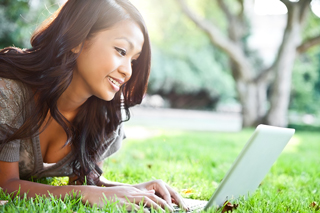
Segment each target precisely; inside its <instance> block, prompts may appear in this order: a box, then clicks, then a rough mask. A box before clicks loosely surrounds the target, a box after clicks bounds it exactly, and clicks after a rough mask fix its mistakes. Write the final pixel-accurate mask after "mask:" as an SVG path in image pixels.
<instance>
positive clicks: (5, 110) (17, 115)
mask: <svg viewBox="0 0 320 213" xmlns="http://www.w3.org/2000/svg"><path fill="white" fill-rule="evenodd" d="M32 95H33V93H32V90H31V88H29V87H27V86H26V85H24V84H22V83H21V82H18V81H15V80H10V79H5V78H0V140H4V139H6V138H7V135H8V133H9V134H12V133H13V132H14V131H16V130H17V129H19V127H20V126H21V125H22V124H23V123H24V121H25V119H26V113H25V114H23V113H22V112H23V110H21V109H22V107H28V108H27V110H33V109H34V108H35V103H34V102H32V104H28V106H26V101H27V100H29V99H30V97H32ZM27 112H28V111H27ZM124 138H125V134H124V131H123V126H122V125H119V126H118V128H117V129H116V130H115V131H113V132H112V133H110V134H109V135H108V137H107V139H106V140H105V141H104V142H103V146H102V147H103V150H101V152H100V153H99V156H100V157H99V159H100V161H103V160H104V159H106V158H107V157H109V156H110V155H112V154H113V153H115V152H116V151H117V150H119V148H120V147H121V144H122V140H123V139H124ZM73 154H74V152H73V150H72V151H71V152H70V153H69V154H67V155H66V156H65V157H64V158H63V159H61V160H60V161H58V162H56V163H44V162H43V158H42V154H41V149H40V140H39V135H37V136H35V137H32V138H26V139H19V140H13V141H10V142H8V143H4V144H1V143H0V161H5V162H17V161H18V162H19V175H20V179H25V180H26V179H29V178H31V177H34V178H42V177H59V176H70V175H72V174H73V169H72V166H71V163H72V161H73Z"/></svg>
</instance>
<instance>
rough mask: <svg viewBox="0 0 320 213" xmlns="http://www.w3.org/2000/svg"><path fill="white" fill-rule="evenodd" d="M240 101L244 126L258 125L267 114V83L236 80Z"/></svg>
mask: <svg viewBox="0 0 320 213" xmlns="http://www.w3.org/2000/svg"><path fill="white" fill-rule="evenodd" d="M236 85H237V91H238V97H239V101H240V103H241V106H242V116H243V120H242V126H243V127H249V126H256V125H258V124H260V123H261V122H262V119H263V117H264V115H265V114H266V111H267V109H266V107H265V103H266V101H267V96H266V84H265V82H258V83H257V82H250V83H248V82H243V81H242V80H240V79H238V80H236Z"/></svg>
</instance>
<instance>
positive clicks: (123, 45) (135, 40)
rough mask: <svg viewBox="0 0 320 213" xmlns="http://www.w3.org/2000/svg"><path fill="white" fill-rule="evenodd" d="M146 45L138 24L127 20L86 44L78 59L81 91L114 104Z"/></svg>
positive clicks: (74, 74) (76, 72)
mask: <svg viewBox="0 0 320 213" xmlns="http://www.w3.org/2000/svg"><path fill="white" fill-rule="evenodd" d="M143 43H144V36H143V33H142V31H141V29H140V27H139V25H137V24H136V23H135V22H133V21H130V20H125V21H121V22H119V23H117V24H116V25H114V26H113V27H111V28H110V29H108V30H105V31H101V32H98V33H97V34H96V35H94V37H93V38H92V39H90V40H88V41H85V43H84V47H83V49H82V51H81V52H80V55H79V57H78V59H77V65H76V69H75V70H74V73H73V79H72V80H73V81H75V82H77V83H76V84H75V85H77V90H78V91H79V90H80V92H81V93H82V95H88V97H90V96H92V95H94V96H96V97H98V98H100V99H103V100H106V101H110V100H112V99H113V98H114V95H115V94H116V93H117V92H118V91H119V90H120V87H121V85H123V84H124V83H125V82H127V81H128V80H129V79H130V77H131V74H132V65H131V63H132V61H133V60H137V58H138V57H139V55H140V52H141V50H142V46H143Z"/></svg>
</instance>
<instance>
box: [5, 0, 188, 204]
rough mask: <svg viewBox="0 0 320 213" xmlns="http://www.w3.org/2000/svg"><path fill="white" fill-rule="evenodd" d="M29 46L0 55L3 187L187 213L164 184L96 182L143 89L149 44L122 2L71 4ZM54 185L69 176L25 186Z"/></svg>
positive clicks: (81, 0)
mask: <svg viewBox="0 0 320 213" xmlns="http://www.w3.org/2000/svg"><path fill="white" fill-rule="evenodd" d="M31 45H32V47H31V48H30V49H26V50H22V49H19V48H15V47H7V48H4V49H2V50H1V51H0V187H1V188H3V190H4V191H6V192H7V193H12V192H17V191H18V190H19V189H20V194H23V193H28V197H34V196H36V195H48V193H50V194H53V195H54V196H57V197H59V196H62V198H63V197H64V196H65V195H66V194H69V193H71V192H73V191H75V192H79V193H80V194H81V196H82V200H83V202H87V201H88V202H89V203H90V204H91V205H92V204H98V205H99V206H102V205H103V204H104V196H105V197H106V198H107V199H108V200H109V201H111V202H118V205H120V206H123V205H125V206H126V208H127V209H128V210H131V209H132V207H133V208H138V204H143V205H145V206H148V207H151V206H153V207H154V208H155V209H162V210H164V209H169V210H172V202H174V203H176V204H178V205H181V206H182V207H183V208H185V209H187V207H186V205H185V204H184V202H183V200H182V197H181V196H180V195H178V194H177V193H176V192H175V191H174V190H173V189H172V188H170V187H169V186H168V185H167V184H166V183H164V182H163V181H161V180H156V181H150V182H146V183H141V184H136V185H128V184H121V183H114V182H109V181H107V180H104V179H103V178H102V177H101V174H102V171H101V169H100V168H101V164H102V162H103V160H104V159H105V158H107V157H109V156H110V155H112V154H113V153H115V152H116V151H117V150H118V149H119V148H120V146H121V141H122V140H123V139H124V138H125V135H124V132H123V128H122V122H123V121H125V120H128V119H129V118H130V114H129V110H128V109H129V108H130V107H132V106H134V105H136V104H140V103H141V101H142V98H143V96H144V94H145V91H146V87H147V82H148V77H149V72H150V58H151V52H150V43H149V37H148V32H147V29H146V26H145V23H144V21H143V19H142V17H141V15H140V13H139V12H138V11H137V9H136V8H135V7H134V6H133V5H132V4H131V3H130V2H129V1H128V0H90V1H88V0H69V1H67V2H66V3H65V4H64V6H62V7H61V8H60V9H59V10H58V11H57V12H56V13H55V14H54V15H53V16H52V17H50V19H48V20H47V21H45V22H44V23H43V24H42V25H41V27H40V28H39V29H38V30H37V31H36V32H35V33H34V35H33V36H32V39H31ZM121 111H125V118H123V117H122V116H124V115H123V113H121ZM55 176H69V182H70V183H69V184H70V185H68V186H50V185H46V184H41V183H35V182H31V181H28V180H30V178H42V177H55ZM84 181H86V182H87V184H88V185H82V183H83V182H84ZM100 186H106V187H100ZM132 203H133V205H132Z"/></svg>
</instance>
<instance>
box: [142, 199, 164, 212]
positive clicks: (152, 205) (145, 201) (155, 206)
mask: <svg viewBox="0 0 320 213" xmlns="http://www.w3.org/2000/svg"><path fill="white" fill-rule="evenodd" d="M140 200H141V201H140V203H143V206H144V207H145V206H147V207H149V208H153V209H155V210H160V211H161V212H165V211H164V209H163V208H161V206H160V205H158V203H157V202H154V201H153V200H152V199H151V198H149V197H147V196H145V197H141V198H140ZM163 202H164V201H163Z"/></svg>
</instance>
